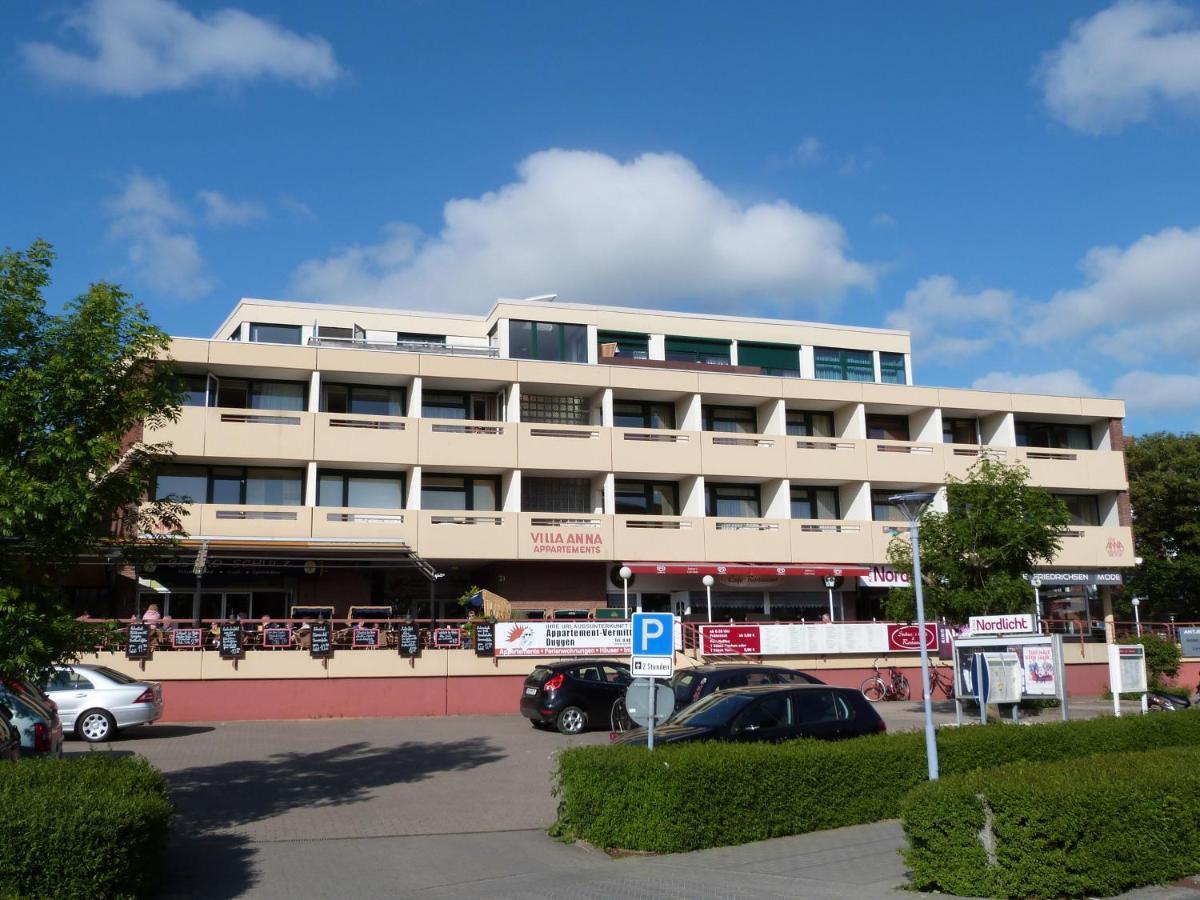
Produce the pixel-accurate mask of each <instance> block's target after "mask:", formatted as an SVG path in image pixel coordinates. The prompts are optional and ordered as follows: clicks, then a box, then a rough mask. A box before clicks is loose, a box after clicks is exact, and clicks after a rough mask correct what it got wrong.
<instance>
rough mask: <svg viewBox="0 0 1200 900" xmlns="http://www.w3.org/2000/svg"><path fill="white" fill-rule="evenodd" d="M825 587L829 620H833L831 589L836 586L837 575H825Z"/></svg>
mask: <svg viewBox="0 0 1200 900" xmlns="http://www.w3.org/2000/svg"><path fill="white" fill-rule="evenodd" d="M825 587H827V588H828V589H829V621H830V622H832V621H833V589H834V588H835V587H837V576H835V575H826V576H825Z"/></svg>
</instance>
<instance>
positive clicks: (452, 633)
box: [433, 628, 462, 650]
mask: <svg viewBox="0 0 1200 900" xmlns="http://www.w3.org/2000/svg"><path fill="white" fill-rule="evenodd" d="M433 646H435V647H437V648H438V649H439V650H457V649H458V648H459V647H461V646H462V629H461V628H435V629H433Z"/></svg>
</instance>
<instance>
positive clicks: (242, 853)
mask: <svg viewBox="0 0 1200 900" xmlns="http://www.w3.org/2000/svg"><path fill="white" fill-rule="evenodd" d="M257 882H258V875H257V873H256V872H255V871H254V848H253V847H252V846H250V840H249V839H248V838H246V837H245V836H244V835H240V834H231V833H229V832H224V833H218V834H197V833H195V832H192V831H188V830H187V829H186V826H178V827H177V828H176V830H175V833H174V834H173V835H172V836H171V843H170V846H169V847H168V849H167V863H166V865H165V866H163V888H162V891H161V892H160V893H159V894H158V895H157V896H159V897H163V898H174V900H183V898H191V897H197V898H198V897H204V898H211V900H232V898H234V897H240V896H242V894H244V893H246V891H248V890H250V888H252V887H254V885H255V884H256V883H257Z"/></svg>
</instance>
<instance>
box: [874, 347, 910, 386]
mask: <svg viewBox="0 0 1200 900" xmlns="http://www.w3.org/2000/svg"><path fill="white" fill-rule="evenodd" d="M879 380H880V381H882V382H883V383H884V384H906V383H907V382H908V378H907V377H906V373H905V371H904V354H903V353H882V352H881V353H880V354H879Z"/></svg>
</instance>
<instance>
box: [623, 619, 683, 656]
mask: <svg viewBox="0 0 1200 900" xmlns="http://www.w3.org/2000/svg"><path fill="white" fill-rule="evenodd" d="M673 629H674V618H673V617H672V616H671V614H670V613H634V614H633V655H634V656H670V657H673V656H674V655H675V634H674V630H673Z"/></svg>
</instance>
